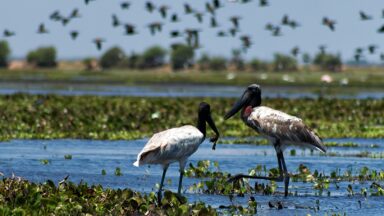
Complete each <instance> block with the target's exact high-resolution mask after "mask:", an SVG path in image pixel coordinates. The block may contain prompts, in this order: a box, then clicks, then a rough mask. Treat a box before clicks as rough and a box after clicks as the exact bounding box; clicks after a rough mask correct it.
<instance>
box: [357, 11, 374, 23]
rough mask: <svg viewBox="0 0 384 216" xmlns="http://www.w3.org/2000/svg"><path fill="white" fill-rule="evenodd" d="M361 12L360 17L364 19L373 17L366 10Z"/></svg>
mask: <svg viewBox="0 0 384 216" xmlns="http://www.w3.org/2000/svg"><path fill="white" fill-rule="evenodd" d="M359 14H360V19H361V20H363V21H366V20H371V19H372V16H370V15H368V14H366V13H365V12H364V11H360V12H359Z"/></svg>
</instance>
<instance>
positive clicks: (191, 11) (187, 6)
mask: <svg viewBox="0 0 384 216" xmlns="http://www.w3.org/2000/svg"><path fill="white" fill-rule="evenodd" d="M184 12H185V14H190V13H193V9H192V7H191V6H190V5H189V4H187V3H185V4H184Z"/></svg>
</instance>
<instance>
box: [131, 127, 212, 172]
mask: <svg viewBox="0 0 384 216" xmlns="http://www.w3.org/2000/svg"><path fill="white" fill-rule="evenodd" d="M203 138H204V135H203V134H202V133H201V132H200V131H199V130H198V129H197V128H195V127H193V126H189V125H187V126H183V127H179V128H172V129H168V130H165V131H162V132H159V133H156V134H154V135H153V136H152V137H151V138H150V139H149V140H148V143H147V144H146V145H145V146H144V148H143V150H141V152H140V153H139V154H138V156H137V162H135V164H134V165H136V166H138V165H140V164H141V163H161V162H162V161H163V162H166V161H172V160H176V159H178V158H181V157H183V156H186V155H188V156H189V155H190V154H192V153H193V152H195V151H196V149H197V148H198V146H199V144H200V143H201V142H202V140H203Z"/></svg>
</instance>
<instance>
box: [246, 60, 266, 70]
mask: <svg viewBox="0 0 384 216" xmlns="http://www.w3.org/2000/svg"><path fill="white" fill-rule="evenodd" d="M248 65H249V67H250V69H251V70H252V71H268V62H265V61H262V60H260V59H257V58H254V59H252V60H251V61H250V62H249V63H248Z"/></svg>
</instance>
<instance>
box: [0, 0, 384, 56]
mask: <svg viewBox="0 0 384 216" xmlns="http://www.w3.org/2000/svg"><path fill="white" fill-rule="evenodd" d="M92 1H96V0H84V3H85V4H86V5H88V4H91V2H92ZM228 1H229V2H234V3H235V2H236V3H242V4H246V3H249V2H251V1H254V0H228ZM258 1H259V6H260V7H267V6H269V2H268V0H258ZM144 4H145V5H144V7H145V10H146V11H147V12H148V13H159V14H160V15H161V18H162V20H161V21H154V22H151V23H148V24H147V25H146V28H148V29H149V32H150V34H151V35H153V36H155V35H156V34H158V33H161V32H162V29H163V26H164V25H166V23H167V22H171V23H177V22H181V20H182V17H181V14H180V13H176V12H175V11H172V10H171V8H170V7H169V6H167V5H156V4H155V3H153V2H151V1H146V2H145V3H144ZM131 5H132V3H131V2H129V1H122V2H120V8H121V9H122V10H129V9H130V7H131ZM183 7H184V15H185V16H187V15H188V16H193V17H195V18H196V21H197V22H198V23H199V24H202V23H203V20H204V19H206V16H209V26H210V27H211V28H214V29H215V28H217V29H218V30H217V32H216V36H217V37H228V36H230V37H234V38H236V37H237V38H238V39H239V40H240V42H241V48H242V50H243V51H246V50H247V49H248V48H250V47H251V45H252V39H251V36H249V35H246V34H241V29H240V23H241V19H242V17H240V16H231V17H230V18H229V20H228V22H230V23H231V27H230V28H229V29H220V28H221V25H220V24H219V17H218V15H217V14H218V13H217V11H218V10H220V9H221V8H223V7H224V4H223V3H222V2H221V0H208V2H205V11H198V10H197V9H195V8H193V7H192V5H191V4H189V3H184V5H183ZM359 16H360V19H361V21H369V20H372V19H373V16H372V15H370V14H367V13H366V12H364V11H360V12H359ZM78 18H81V14H80V12H79V10H78V9H76V8H75V9H73V11H72V12H71V13H70V14H67V15H65V14H62V13H61V12H60V11H59V10H55V11H54V12H52V13H51V14H50V15H49V19H50V20H51V21H53V22H58V23H61V24H62V25H63V26H67V25H68V24H69V23H70V22H71V21H72V20H73V19H78ZM382 18H384V10H383V11H382ZM111 24H112V26H113V27H114V28H118V27H120V26H122V27H123V28H124V30H125V35H127V36H129V35H135V34H138V33H139V31H138V27H137V26H136V25H134V24H132V23H123V22H122V21H121V20H120V19H119V17H118V16H117V15H116V14H112V15H111ZM322 24H323V25H324V26H325V27H327V28H329V30H331V31H336V25H337V22H336V21H335V20H334V19H331V18H329V17H326V16H325V17H323V19H322ZM284 26H287V27H290V28H292V29H296V28H298V27H301V25H300V23H299V22H298V21H296V20H294V19H292V18H291V17H290V16H289V15H284V16H283V17H282V19H281V22H280V23H278V24H272V23H267V24H266V25H265V30H267V31H269V32H270V33H271V35H272V36H275V37H278V36H282V35H283V33H282V29H283V27H284ZM201 31H202V30H201V29H199V28H186V29H184V30H171V31H170V32H169V36H170V37H171V38H178V37H184V38H185V42H186V43H187V44H188V45H190V46H192V47H194V48H200V47H202V45H201V44H200V39H199V38H200V36H199V35H200V32H201ZM377 32H378V33H383V34H384V25H382V26H381V27H380V28H378V29H377ZM37 33H38V34H48V33H49V30H48V29H47V27H46V25H45V23H44V22H42V23H40V24H39V26H38V28H37ZM15 35H16V33H15V32H14V31H12V30H9V29H5V30H4V31H3V36H4V37H6V38H8V37H13V36H15ZM79 35H80V33H79V31H78V30H72V31H70V32H69V36H70V37H71V38H72V39H73V40H76V39H77V38H78V37H79ZM92 42H93V43H94V44H95V46H96V48H97V50H101V49H102V47H103V43H104V42H106V39H104V38H101V37H96V38H94V39H93V41H92ZM320 49H321V51H322V52H324V50H325V46H321V47H320ZM377 49H378V46H377V45H375V44H371V45H369V46H367V47H358V48H356V50H355V53H354V59H355V60H356V61H359V60H361V59H363V58H364V51H365V50H367V51H368V53H369V54H375V53H376V51H377ZM299 53H300V49H299V47H297V46H296V47H293V48H292V50H291V54H292V55H294V56H295V57H296V56H297V55H298V54H299ZM380 58H381V60H383V61H384V53H381V54H380Z"/></svg>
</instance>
